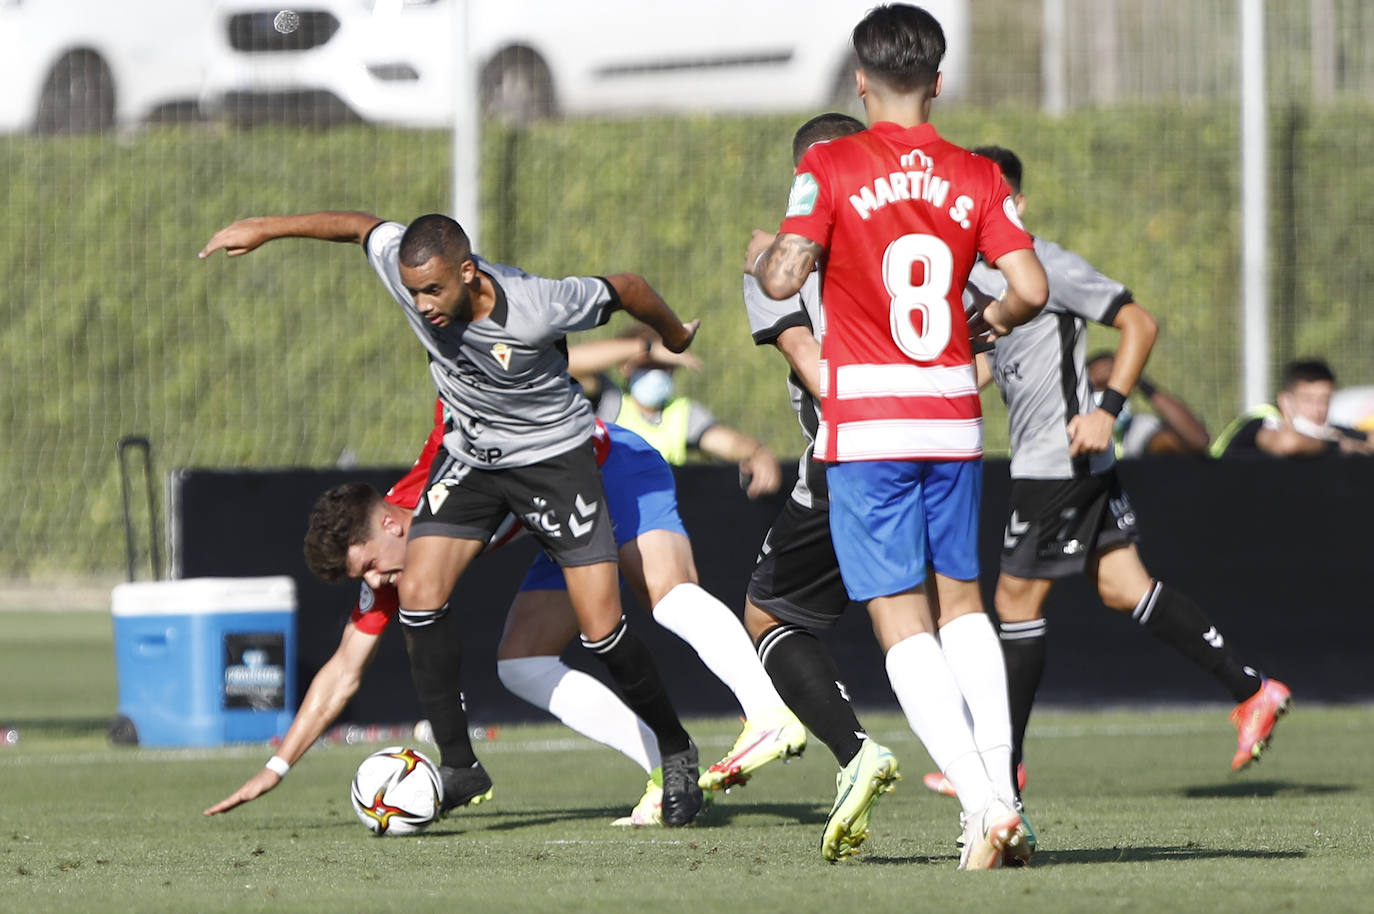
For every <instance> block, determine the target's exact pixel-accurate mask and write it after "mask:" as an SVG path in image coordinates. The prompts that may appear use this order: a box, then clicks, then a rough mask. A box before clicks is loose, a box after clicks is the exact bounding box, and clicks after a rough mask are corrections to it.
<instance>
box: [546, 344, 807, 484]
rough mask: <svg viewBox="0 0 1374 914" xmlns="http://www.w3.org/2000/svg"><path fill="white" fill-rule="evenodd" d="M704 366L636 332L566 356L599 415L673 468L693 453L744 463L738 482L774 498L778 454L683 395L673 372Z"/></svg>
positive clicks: (779, 476) (584, 346)
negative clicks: (615, 374)
mask: <svg viewBox="0 0 1374 914" xmlns="http://www.w3.org/2000/svg"><path fill="white" fill-rule="evenodd" d="M700 365H701V363H700V362H698V361H697V360H696V359H695V358H694V357H690V356H689V357H687V358H684V357H683V356H682V355H680V354H677V353H673V352H671V351H669V350H668V349H667V348H666V347H665V346H664V345H663V344H662V343H661V342H660V341H659V339H658V336H657V334H655V333H654V332H653V331H652V330H650V331H649V332H648V333H644V332H641V331H640V330H639V328H637V327H636V328H632V329H631V330H628V331H626V332H625V333H624V334H622V335H621V336H619V337H616V338H615V339H610V340H597V341H595V342H590V343H580V344H578V345H577V346H573V347H572V348H571V349H570V350H569V351H568V370H569V372H570V373H571V374H572V375H573V377H575V378H576V379H577V380H578V382H579V383H580V384H581V385H582V389H583V390H584V391H586V393H587V396H588V397H590V398H591V400H592V403H593V404H594V405H595V407H596V415H597V418H599V419H601V420H602V421H603V422H614V423H615V424H616V425H619V426H621V427H623V428H628V429H630V430H631V431H633V432H635V433H636V434H638V435H639V436H640V437H641V438H643V439H644V440H645V441H647V442H649V443H650V444H652V445H653V446H654V447H655V448H656V449H657V450H658V452H659V453H660V454H662V455H663V458H664V459H665V460H667V461H668V462H669V463H670V464H672V465H673V466H681V465H682V464H684V463H686V462H687V456H688V452H689V451H692V450H697V451H700V452H701V453H703V454H706V455H708V456H710V457H715V458H717V459H719V460H726V461H731V462H734V463H738V464H739V470H740V484H741V486H742V487H744V489H745V492H746V494H748V496H749V497H750V498H758V497H759V496H761V495H772V494H773V493H774V492H776V491H778V488H779V487H780V486H781V485H782V467H781V466H780V465H779V464H778V458H777V457H775V456H774V455H773V452H772V451H770V450H769V449H768V448H767V447H766V446H765V445H764V444H763V443H762V442H760V441H759V440H758V439H756V438H753V437H751V436H750V435H746V434H745V433H744V432H740V431H736V430H735V429H733V428H731V427H730V426H728V425H725V424H724V423H722V422H720V421H719V420H718V419H716V417H715V416H714V415H713V414H712V413H711V411H710V410H709V409H707V408H706V407H705V406H703V405H702V404H701V403H698V402H697V401H696V400H693V399H691V398H689V397H684V396H679V395H678V394H677V385H676V383H675V381H674V378H673V372H674V370H676V369H677V368H684V367H685V368H691V369H697V368H700ZM615 366H619V367H620V373H621V374H622V375H623V376H624V377H625V380H626V389H625V390H621V389H620V388H619V387H618V386H616V384H615V382H614V381H612V380H611V378H610V377H609V376H608V375H607V374H606V371H607V370H609V369H610V368H612V367H615Z"/></svg>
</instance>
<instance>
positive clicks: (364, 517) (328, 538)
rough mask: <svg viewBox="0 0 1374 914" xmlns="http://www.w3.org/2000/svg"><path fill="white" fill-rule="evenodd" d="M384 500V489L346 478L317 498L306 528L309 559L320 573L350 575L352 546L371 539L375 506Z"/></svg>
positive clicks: (331, 577)
mask: <svg viewBox="0 0 1374 914" xmlns="http://www.w3.org/2000/svg"><path fill="white" fill-rule="evenodd" d="M381 501H382V495H381V493H380V492H378V491H377V490H376V489H374V488H372V486H370V485H368V484H367V483H365V482H346V483H344V484H343V485H341V486H335V487H334V488H332V489H330V490H329V491H328V492H325V493H324V494H323V495H321V496H320V497H319V498H318V499H316V501H315V507H314V508H313V509H312V510H311V512H310V527H309V528H308V529H307V530H306V531H305V563H306V564H307V565H309V566H310V570H311V571H312V572H314V574H315V576H316V577H318V578H319V579H320V580H322V581H338V580H340V579H342V578H346V577H348V547H349V546H354V545H357V544H358V543H365V542H367V539H368V535H369V534H370V533H371V523H372V511H373V508H375V507H376V506H377V505H378V504H379V503H381Z"/></svg>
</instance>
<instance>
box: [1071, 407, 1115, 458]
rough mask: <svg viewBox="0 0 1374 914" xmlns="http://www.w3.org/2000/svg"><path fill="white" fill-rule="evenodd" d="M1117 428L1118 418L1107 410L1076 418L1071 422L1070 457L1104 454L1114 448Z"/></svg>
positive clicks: (1098, 410)
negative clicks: (1114, 431)
mask: <svg viewBox="0 0 1374 914" xmlns="http://www.w3.org/2000/svg"><path fill="white" fill-rule="evenodd" d="M1115 428H1116V417H1115V416H1113V415H1112V414H1111V413H1109V412H1107V411H1106V410H1105V409H1095V410H1093V411H1092V412H1090V413H1088V414H1087V415H1086V416H1084V415H1077V416H1074V417H1073V418H1072V419H1070V420H1069V456H1070V457H1077V456H1078V455H1079V454H1100V453H1102V452H1103V451H1105V450H1106V449H1107V448H1109V447H1111V446H1112V432H1113V430H1115Z"/></svg>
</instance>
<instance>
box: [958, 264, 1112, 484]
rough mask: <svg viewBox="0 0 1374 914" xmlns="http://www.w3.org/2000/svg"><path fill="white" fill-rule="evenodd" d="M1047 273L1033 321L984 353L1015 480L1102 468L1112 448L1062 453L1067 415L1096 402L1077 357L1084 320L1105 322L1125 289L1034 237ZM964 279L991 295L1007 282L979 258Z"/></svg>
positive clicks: (1066, 437)
mask: <svg viewBox="0 0 1374 914" xmlns="http://www.w3.org/2000/svg"><path fill="white" fill-rule="evenodd" d="M1035 254H1036V256H1037V257H1039V258H1040V262H1041V263H1042V264H1043V265H1044V267H1045V275H1046V276H1047V277H1049V283H1050V285H1049V290H1050V297H1049V302H1048V303H1047V304H1046V305H1045V309H1044V310H1043V311H1042V312H1040V314H1039V315H1038V316H1037V317H1035V319H1034V320H1031V321H1030V322H1028V323H1026V324H1023V325H1022V326H1020V327H1017V328H1016V329H1015V330H1013V331H1012V332H1011V333H1010V334H1009V335H1008V336H1005V337H1003V338H1002V339H999V340H997V343H996V345H995V346H994V347H993V349H992V351H991V352H989V353H988V360H989V364H990V365H991V367H992V377H993V380H995V381H996V382H997V387H998V388H999V389H1000V390H1001V391H1002V400H1003V401H1004V402H1005V403H1006V404H1007V421H1008V424H1009V425H1010V437H1011V475H1012V477H1013V478H1016V479H1072V478H1074V477H1081V476H1086V475H1089V474H1092V475H1096V474H1098V473H1105V472H1106V471H1107V470H1109V469H1110V468H1111V466H1112V464H1113V463H1114V462H1115V460H1116V456H1115V454H1113V452H1112V451H1113V449H1112V448H1110V447H1109V448H1107V450H1106V451H1104V452H1102V453H1101V454H1093V455H1092V456H1091V457H1080V458H1076V459H1072V460H1071V459H1070V458H1069V431H1068V422H1069V419H1070V418H1072V417H1073V416H1075V415H1078V414H1080V413H1090V412H1092V411H1093V410H1094V409H1096V408H1097V406H1096V404H1095V403H1094V402H1093V396H1092V385H1091V384H1089V383H1088V373H1087V371H1086V370H1085V369H1084V366H1083V360H1084V356H1085V353H1086V350H1087V345H1088V342H1087V327H1088V325H1087V322H1088V321H1096V322H1097V323H1099V324H1107V325H1110V324H1111V323H1112V321H1114V320H1115V319H1116V313H1117V312H1118V311H1119V310H1121V307H1122V306H1123V305H1125V304H1127V303H1128V302H1130V301H1132V298H1131V292H1130V290H1129V289H1127V288H1126V287H1125V286H1123V285H1122V284H1121V283H1119V282H1117V281H1116V280H1114V279H1111V278H1109V277H1106V276H1103V275H1102V274H1101V273H1099V272H1097V270H1095V269H1094V268H1093V266H1092V264H1090V263H1088V262H1087V261H1086V260H1084V259H1083V258H1082V257H1080V256H1078V255H1077V254H1075V253H1073V252H1072V251H1066V250H1064V249H1063V248H1061V247H1060V246H1059V245H1057V244H1055V243H1054V242H1052V241H1046V240H1044V239H1043V238H1036V239H1035ZM969 283H970V284H972V285H974V286H977V287H978V289H979V290H980V291H982V292H983V293H985V294H987V295H991V296H992V297H994V298H996V297H998V296H1000V295H1001V294H1002V293H1003V292H1004V291H1006V288H1007V282H1006V279H1005V278H1004V277H1003V276H1002V274H1001V273H999V272H998V271H997V270H995V269H993V268H992V267H991V266H989V265H988V264H986V263H984V262H983V261H981V260H980V261H979V262H978V263H977V264H975V265H974V267H973V272H972V273H970V274H969Z"/></svg>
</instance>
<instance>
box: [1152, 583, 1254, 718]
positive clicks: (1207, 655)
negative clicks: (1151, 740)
mask: <svg viewBox="0 0 1374 914" xmlns="http://www.w3.org/2000/svg"><path fill="white" fill-rule="evenodd" d="M1131 618H1132V619H1134V620H1136V621H1137V622H1139V623H1140V624H1141V625H1143V626H1145V628H1146V629H1147V630H1149V632H1150V633H1151V634H1152V635H1154V636H1155V637H1156V638H1158V639H1159V640H1160V641H1163V642H1164V643H1165V644H1167V645H1169V647H1171V648H1173V649H1174V650H1176V651H1178V652H1179V653H1180V654H1182V655H1183V656H1184V657H1187V658H1188V659H1189V660H1191V661H1192V662H1193V663H1194V664H1195V665H1197V667H1198V668H1199V669H1201V670H1203V671H1205V672H1207V673H1210V674H1211V675H1212V676H1213V677H1215V678H1216V679H1217V681H1218V682H1220V683H1221V684H1222V685H1223V686H1225V687H1226V690H1227V691H1228V692H1230V693H1231V697H1232V698H1234V699H1235V700H1236V701H1237V702H1242V701H1244V700H1245V699H1247V698H1249V697H1250V696H1251V695H1254V694H1255V692H1257V691H1259V687H1260V677H1259V674H1258V673H1256V672H1255V671H1254V670H1252V669H1250V668H1249V667H1247V666H1241V664H1240V662H1239V661H1237V660H1236V658H1235V655H1234V654H1232V653H1231V648H1230V647H1229V646H1228V645H1227V644H1226V639H1225V638H1223V637H1222V636H1221V632H1219V631H1217V627H1216V626H1215V625H1213V624H1212V621H1211V620H1210V619H1208V618H1207V616H1206V614H1205V613H1203V611H1202V609H1201V608H1199V607H1198V605H1197V604H1196V603H1194V602H1193V601H1192V600H1190V599H1188V597H1186V596H1184V595H1183V594H1181V593H1179V592H1178V591H1177V590H1174V589H1173V588H1172V587H1165V586H1164V584H1163V582H1161V581H1156V582H1155V584H1154V586H1153V587H1151V588H1150V589H1149V591H1147V592H1146V594H1145V596H1143V597H1141V598H1140V602H1139V603H1137V604H1136V607H1135V611H1134V612H1132V613H1131Z"/></svg>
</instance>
